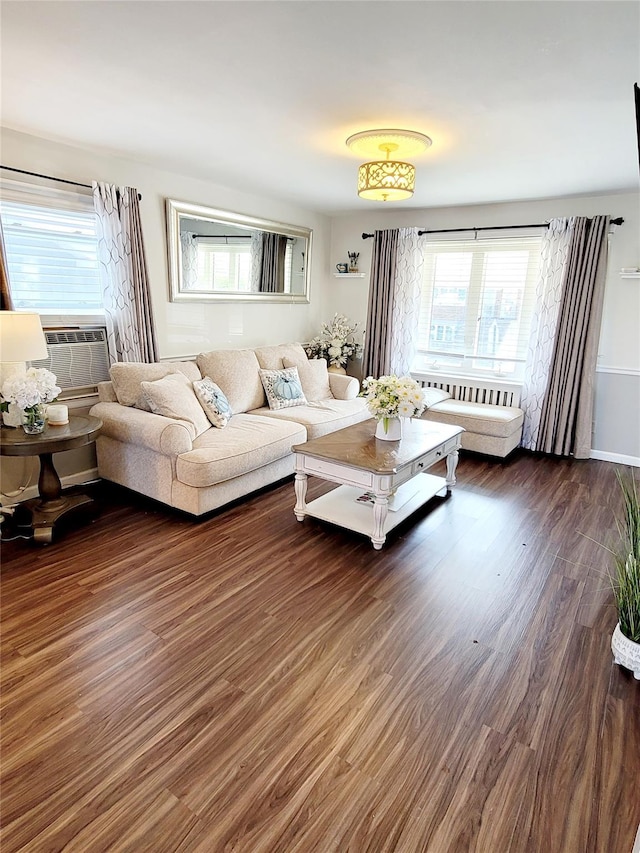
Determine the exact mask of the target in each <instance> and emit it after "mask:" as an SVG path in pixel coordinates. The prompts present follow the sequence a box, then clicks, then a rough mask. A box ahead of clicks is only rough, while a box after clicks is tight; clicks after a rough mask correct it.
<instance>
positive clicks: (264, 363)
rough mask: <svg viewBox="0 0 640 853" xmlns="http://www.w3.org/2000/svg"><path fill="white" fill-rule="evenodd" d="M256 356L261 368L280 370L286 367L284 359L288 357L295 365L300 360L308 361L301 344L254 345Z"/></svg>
mask: <svg viewBox="0 0 640 853" xmlns="http://www.w3.org/2000/svg"><path fill="white" fill-rule="evenodd" d="M255 354H256V358H257V359H258V362H259V364H260V367H262V368H263V370H281V369H282V368H283V367H286V365H285V364H284V359H285V358H288V359H290V360H291V361H292V362H293V363H294V364H295V366H296V367H297V366H298V364H299V363H300V361H302V360H303V359H304V361H308V359H307V354H306V352H305V351H304V347H303V346H302V344H278V345H277V346H274V347H256V349H255Z"/></svg>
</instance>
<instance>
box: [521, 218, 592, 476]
mask: <svg viewBox="0 0 640 853" xmlns="http://www.w3.org/2000/svg"><path fill="white" fill-rule="evenodd" d="M608 231H609V217H608V216H596V217H594V218H593V219H587V218H585V217H572V218H571V219H556V220H552V222H551V223H550V226H549V231H548V234H547V236H546V238H545V241H544V242H543V256H542V268H541V278H540V284H539V287H538V292H537V306H536V309H535V313H534V318H533V324H532V330H531V343H530V346H529V354H528V358H527V363H526V367H525V381H524V385H523V394H522V400H521V406H522V408H523V409H524V412H525V423H524V430H523V441H522V445H523V447H526V448H527V449H529V450H538V451H541V452H543V453H550V454H553V455H556V456H570V455H572V456H575V457H576V458H577V459H587V458H589V456H590V452H591V424H592V417H593V396H594V390H593V389H594V381H595V368H596V358H597V351H598V340H599V336H600V323H601V320H602V304H603V300H604V282H605V274H606V264H607V234H608Z"/></svg>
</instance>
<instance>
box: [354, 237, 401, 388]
mask: <svg viewBox="0 0 640 853" xmlns="http://www.w3.org/2000/svg"><path fill="white" fill-rule="evenodd" d="M399 237H400V232H399V230H398V229H397V228H395V229H388V230H386V231H376V232H375V235H374V238H373V255H372V258H371V283H370V285H369V303H368V306H367V327H366V335H365V343H364V352H363V354H362V372H363V375H364V376H375V377H378V376H384V375H385V374H387V373H389V371H390V370H391V332H392V327H393V289H394V282H395V276H396V264H397V257H398V240H399Z"/></svg>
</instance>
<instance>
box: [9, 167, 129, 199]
mask: <svg viewBox="0 0 640 853" xmlns="http://www.w3.org/2000/svg"><path fill="white" fill-rule="evenodd" d="M0 169H6V170H7V171H8V172H19V173H20V174H21V175H31V177H33V178H44V179H45V180H46V181H57V182H58V183H59V184H71V186H73V187H85V189H88V190H92V189H93V187H92V186H91V184H82V183H80V181H68V180H67V179H66V178H54V177H53V176H52V175H41V174H40V172H28V171H27V170H26V169H16V168H14V167H13V166H2V165H0ZM138 201H142V195H141V194H140V193H138Z"/></svg>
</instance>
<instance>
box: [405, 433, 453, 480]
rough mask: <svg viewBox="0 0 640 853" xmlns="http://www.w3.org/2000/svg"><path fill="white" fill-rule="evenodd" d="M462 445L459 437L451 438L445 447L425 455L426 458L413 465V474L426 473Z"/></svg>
mask: <svg viewBox="0 0 640 853" xmlns="http://www.w3.org/2000/svg"><path fill="white" fill-rule="evenodd" d="M459 444H460V441H459V437H458V436H457V435H456V436H454V437H453V438H450V439H449V440H448V441H445V443H444V444H443V445H441V446H440V447H436V448H435V450H431V451H429V453H425V454H424V456H421V457H420V458H419V459H416V461H415V462H414V463H413V465H412V467H411V473H412V474H419V473H420V472H421V471H426V470H427V469H428V468H430V467H431V466H432V465H435V464H436V462H439V461H440V460H441V459H444V458H445V457H446V456H448V454H449V453H451V451H452V450H455V449H456V447H458V446H459Z"/></svg>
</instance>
